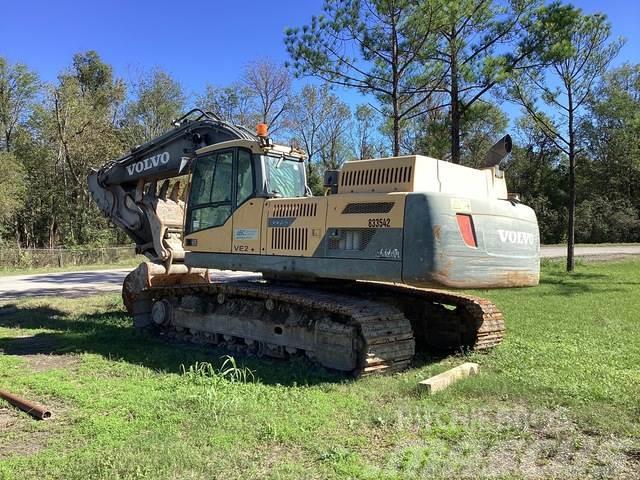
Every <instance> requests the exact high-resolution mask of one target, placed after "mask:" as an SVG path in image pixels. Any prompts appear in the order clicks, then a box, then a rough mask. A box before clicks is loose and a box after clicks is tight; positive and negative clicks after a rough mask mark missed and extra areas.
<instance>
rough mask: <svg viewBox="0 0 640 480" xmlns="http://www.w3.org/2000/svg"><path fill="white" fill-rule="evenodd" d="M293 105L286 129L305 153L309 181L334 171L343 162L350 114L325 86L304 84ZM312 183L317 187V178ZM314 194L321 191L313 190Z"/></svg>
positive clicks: (347, 108) (346, 107)
mask: <svg viewBox="0 0 640 480" xmlns="http://www.w3.org/2000/svg"><path fill="white" fill-rule="evenodd" d="M292 102H293V104H294V105H296V106H297V108H296V109H295V110H293V111H292V112H291V113H290V115H289V117H288V120H287V129H288V130H289V131H290V132H291V134H292V135H293V140H294V142H295V143H297V144H299V145H300V146H301V147H302V148H303V149H304V150H305V151H306V153H307V175H308V177H309V178H310V179H312V177H317V176H319V175H320V173H321V170H322V169H323V168H325V167H329V168H336V167H337V166H338V165H339V164H340V163H342V161H343V160H344V159H343V157H342V155H343V153H344V151H345V150H344V147H345V144H346V139H345V138H344V137H345V133H346V130H347V126H348V122H349V119H350V116H351V112H350V111H349V107H348V106H347V105H346V104H345V103H344V102H342V101H341V100H340V99H339V98H338V97H337V96H336V95H334V94H333V93H331V90H330V89H329V86H328V85H323V86H321V87H317V86H315V85H305V86H304V88H303V89H302V91H301V92H300V93H299V94H298V95H296V96H295V97H294V98H293V99H292ZM314 182H315V183H316V184H317V183H318V182H319V179H318V178H315V180H314ZM310 183H313V182H311V181H310ZM320 187H321V185H320ZM312 190H313V189H312ZM314 193H320V191H319V190H317V189H316V191H314Z"/></svg>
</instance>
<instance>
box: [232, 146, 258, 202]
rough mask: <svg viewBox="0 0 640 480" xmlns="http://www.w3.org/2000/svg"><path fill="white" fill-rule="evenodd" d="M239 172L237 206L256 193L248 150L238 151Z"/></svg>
mask: <svg viewBox="0 0 640 480" xmlns="http://www.w3.org/2000/svg"><path fill="white" fill-rule="evenodd" d="M237 171H238V173H237V181H238V183H237V185H236V192H237V194H236V206H240V205H241V204H242V203H243V202H244V201H245V200H246V199H247V198H249V197H250V196H251V195H252V194H253V191H254V186H253V171H252V169H251V154H250V153H249V152H248V151H246V150H238V170H237Z"/></svg>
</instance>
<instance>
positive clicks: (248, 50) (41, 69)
mask: <svg viewBox="0 0 640 480" xmlns="http://www.w3.org/2000/svg"><path fill="white" fill-rule="evenodd" d="M3 3H5V5H3V6H2V9H1V10H0V11H2V18H1V19H0V55H1V56H4V57H8V59H9V60H10V61H13V62H22V63H26V64H27V65H29V66H30V67H31V68H32V69H34V70H36V71H37V72H38V73H39V74H40V76H41V77H42V78H43V79H44V80H47V81H53V80H55V78H56V75H57V74H58V73H59V72H60V71H61V70H62V69H63V68H65V67H66V66H68V65H69V64H70V62H71V57H72V55H73V54H74V53H75V52H79V51H84V50H90V49H93V50H97V51H98V53H99V54H100V55H101V56H102V58H103V59H104V60H105V61H106V62H108V63H110V64H112V65H113V66H114V69H115V72H116V75H118V76H121V77H124V78H125V79H127V78H135V75H136V72H139V71H141V70H145V69H149V68H151V67H155V66H157V67H161V68H163V69H165V70H167V71H168V72H170V73H171V74H172V75H173V76H175V77H176V78H177V79H178V80H179V81H180V82H181V83H182V84H183V86H184V87H185V90H186V92H187V93H189V94H193V93H195V92H200V91H202V90H203V89H204V86H205V84H206V83H213V84H226V83H230V82H231V81H233V80H236V79H237V78H238V76H239V73H240V71H241V70H242V68H243V66H244V65H245V64H246V63H247V62H248V61H250V60H253V59H256V58H259V57H262V56H266V57H270V58H273V59H275V60H277V61H284V60H286V59H287V53H286V51H285V47H284V42H283V37H284V30H285V28H286V27H291V26H298V25H302V24H304V23H305V22H308V21H309V19H310V17H311V15H312V14H315V13H319V12H320V8H321V5H322V0H297V1H296V0H268V1H257V0H232V1H229V0H208V1H189V2H187V1H183V2H179V1H168V0H155V1H151V0H137V1H134V0H131V1H124V0H111V1H105V0H103V1H101V2H97V1H96V2H91V1H86V0H85V1H82V2H81V1H75V2H73V1H69V0H57V1H55V2H52V1H51V0H49V1H45V0H37V1H30V0H22V1H10V0H4V2H3ZM573 3H574V4H575V5H577V6H579V7H581V8H582V9H583V10H584V11H585V12H587V13H593V12H598V11H601V12H604V13H606V14H607V15H608V16H609V19H610V20H611V22H612V25H613V32H614V35H615V36H624V37H625V38H626V39H627V43H626V45H625V47H624V48H623V50H622V51H621V54H620V56H619V57H618V59H617V60H616V63H618V64H619V63H623V62H625V61H630V62H635V63H637V62H640V33H639V32H638V23H639V22H640V2H638V1H635V0H631V1H621V0H611V1H608V2H603V1H602V0H599V1H598V0H576V1H574V2H573ZM54 5H55V7H54ZM303 81H304V80H303ZM343 98H345V99H346V100H347V101H350V102H357V101H358V95H357V94H343ZM509 110H511V109H509ZM510 113H511V114H514V113H515V111H511V112H510Z"/></svg>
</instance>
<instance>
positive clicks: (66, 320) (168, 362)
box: [0, 305, 435, 385]
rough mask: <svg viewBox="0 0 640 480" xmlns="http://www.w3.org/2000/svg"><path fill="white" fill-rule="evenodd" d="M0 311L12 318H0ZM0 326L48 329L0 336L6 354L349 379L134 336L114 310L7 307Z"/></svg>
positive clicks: (278, 379)
mask: <svg viewBox="0 0 640 480" xmlns="http://www.w3.org/2000/svg"><path fill="white" fill-rule="evenodd" d="M2 310H6V311H11V312H12V313H11V314H8V313H4V314H3V313H2ZM0 327H5V328H22V329H44V330H53V332H45V333H36V334H35V335H32V336H28V337H24V336H23V337H17V338H16V337H5V338H2V337H0V352H4V353H5V354H7V355H35V354H45V355H63V354H70V353H75V354H77V353H96V354H98V355H101V356H103V357H105V358H109V359H111V360H122V361H125V362H128V363H131V364H136V365H143V366H145V367H148V368H151V369H153V370H156V371H161V372H167V373H181V371H182V366H184V367H186V368H188V367H189V366H190V365H193V364H195V363H196V362H209V363H211V364H213V365H216V366H221V364H222V362H223V361H224V358H225V356H226V355H233V356H234V357H235V358H236V360H237V362H238V366H239V367H247V368H249V369H251V370H252V371H253V373H254V376H255V378H256V380H257V381H259V382H261V383H264V384H268V385H273V384H280V385H294V384H295V385H313V384H318V383H326V382H345V381H350V380H352V377H350V376H348V375H345V374H340V373H337V372H332V371H328V370H326V369H324V368H322V367H319V366H317V365H314V364H312V363H311V362H310V361H308V360H307V359H305V358H302V357H293V358H290V359H289V360H287V361H283V360H277V359H271V358H256V357H252V356H248V355H245V354H239V353H230V352H229V351H228V350H225V349H222V348H217V347H214V346H202V345H194V344H190V343H185V342H178V341H174V340H170V339H167V338H166V337H163V336H158V335H155V334H153V333H150V332H145V331H137V330H135V329H134V328H133V326H132V325H131V323H130V319H129V318H128V316H127V315H126V314H125V313H124V312H122V311H119V310H113V311H107V312H103V313H96V314H88V315H80V316H77V317H76V316H72V315H69V314H68V313H66V312H63V311H61V310H57V309H55V308H48V307H34V308H28V307H16V306H15V305H9V306H7V307H5V308H4V309H0ZM431 361H435V360H434V359H432V358H431V357H421V358H420V359H419V363H420V364H422V365H424V364H426V363H429V362H431Z"/></svg>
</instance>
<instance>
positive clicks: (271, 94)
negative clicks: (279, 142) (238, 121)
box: [242, 60, 291, 134]
mask: <svg viewBox="0 0 640 480" xmlns="http://www.w3.org/2000/svg"><path fill="white" fill-rule="evenodd" d="M242 82H243V83H244V85H246V87H247V88H248V90H249V91H250V92H252V94H253V96H254V98H255V100H256V105H257V114H258V121H259V122H261V123H266V124H267V125H268V126H269V130H270V131H271V133H272V134H273V133H275V132H276V131H277V130H278V129H279V128H280V126H281V124H282V119H283V117H282V115H283V114H284V113H285V111H286V110H287V107H288V106H289V101H288V100H289V94H290V92H291V77H290V76H289V72H288V71H287V69H286V68H284V67H283V66H280V65H277V64H276V63H275V62H273V61H271V60H258V61H255V62H252V63H250V64H248V65H247V67H246V69H245V72H244V76H243V78H242Z"/></svg>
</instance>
